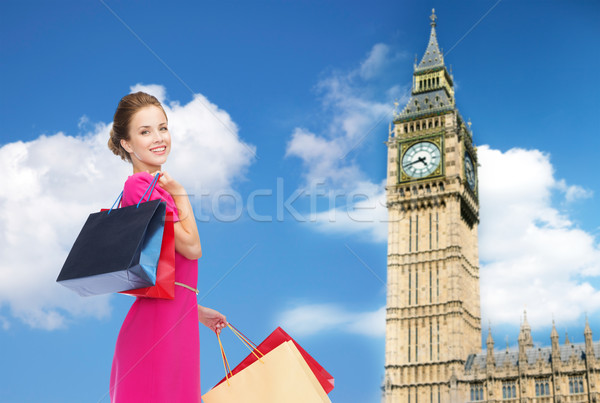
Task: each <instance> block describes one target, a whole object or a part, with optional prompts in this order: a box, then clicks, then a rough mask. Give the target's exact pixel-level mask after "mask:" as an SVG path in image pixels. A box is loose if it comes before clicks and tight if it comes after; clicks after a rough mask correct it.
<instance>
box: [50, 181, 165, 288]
mask: <svg viewBox="0 0 600 403" xmlns="http://www.w3.org/2000/svg"><path fill="white" fill-rule="evenodd" d="M158 178H159V175H156V177H155V178H154V180H153V181H152V183H151V184H150V185H149V186H148V189H146V192H145V193H144V195H143V196H142V198H141V199H140V201H139V202H138V204H137V205H131V206H128V207H122V208H117V209H113V208H111V209H110V210H108V211H101V212H99V213H93V214H90V216H89V217H88V219H87V221H86V222H85V224H84V226H83V228H82V229H81V232H80V233H79V235H78V236H77V239H76V240H75V243H74V244H73V247H72V248H71V251H70V252H69V255H68V256H67V260H66V261H65V264H64V265H63V267H62V269H61V271H60V274H59V275H58V278H57V279H56V281H57V282H58V283H60V284H62V285H64V286H65V287H68V288H70V289H72V290H74V291H76V292H77V293H79V295H82V296H88V295H97V294H105V293H111V292H119V291H125V290H131V289H135V288H141V287H148V286H152V285H154V284H155V283H156V266H157V264H158V258H159V256H160V249H161V244H162V236H163V231H164V222H165V213H166V210H167V207H166V203H165V202H163V201H160V200H152V201H148V202H144V203H142V200H143V199H144V197H145V196H146V193H147V192H148V190H150V195H151V194H152V191H153V190H154V186H156V183H157V182H158ZM122 194H123V193H121V196H122ZM121 196H119V198H118V199H117V201H116V202H115V203H114V204H113V207H114V205H115V204H117V202H118V201H119V200H120V198H121ZM148 198H150V196H148Z"/></svg>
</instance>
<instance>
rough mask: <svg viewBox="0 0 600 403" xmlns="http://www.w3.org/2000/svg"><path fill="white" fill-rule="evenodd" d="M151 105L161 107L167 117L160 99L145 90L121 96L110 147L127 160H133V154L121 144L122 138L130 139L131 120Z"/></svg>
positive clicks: (109, 141) (111, 132)
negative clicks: (138, 112)
mask: <svg viewBox="0 0 600 403" xmlns="http://www.w3.org/2000/svg"><path fill="white" fill-rule="evenodd" d="M151 105H154V106H157V107H159V108H160V109H161V110H162V111H163V113H164V114H165V118H166V116H167V114H166V113H165V110H164V109H163V107H162V105H161V104H160V102H159V101H158V99H156V98H155V97H154V96H152V95H150V94H146V93H145V92H136V93H134V94H129V95H125V96H124V97H123V98H121V101H120V102H119V106H117V110H116V111H115V117H114V118H113V126H112V129H110V138H109V139H108V148H109V149H110V150H111V151H112V152H113V153H114V154H115V155H118V156H119V157H121V158H122V159H123V160H125V161H129V162H131V156H130V155H129V153H128V152H127V151H125V149H124V148H123V146H122V145H121V140H129V122H131V119H132V118H133V115H135V114H136V112H137V111H139V110H140V109H142V108H145V107H147V106H151Z"/></svg>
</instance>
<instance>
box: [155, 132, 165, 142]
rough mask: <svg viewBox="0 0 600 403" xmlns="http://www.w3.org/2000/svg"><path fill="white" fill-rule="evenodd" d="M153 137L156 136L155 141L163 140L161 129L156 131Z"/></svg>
mask: <svg viewBox="0 0 600 403" xmlns="http://www.w3.org/2000/svg"><path fill="white" fill-rule="evenodd" d="M153 138H154V142H155V143H160V142H161V141H162V139H163V136H162V133H161V132H160V130H155V131H154V135H153Z"/></svg>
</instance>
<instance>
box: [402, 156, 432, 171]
mask: <svg viewBox="0 0 600 403" xmlns="http://www.w3.org/2000/svg"><path fill="white" fill-rule="evenodd" d="M417 162H422V163H423V164H425V165H427V161H425V157H419V158H418V159H417V160H415V161H413V162H409V163H408V164H406V165H404V168H406V167H409V166H411V165H413V164H416V163H417Z"/></svg>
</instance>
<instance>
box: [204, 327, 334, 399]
mask: <svg viewBox="0 0 600 403" xmlns="http://www.w3.org/2000/svg"><path fill="white" fill-rule="evenodd" d="M236 330H237V329H236ZM238 332H239V331H238ZM286 341H292V342H293V343H294V345H295V346H296V347H297V348H298V351H300V354H301V355H302V358H303V359H304V360H305V361H306V363H307V364H308V366H309V368H310V370H311V371H312V372H313V374H315V376H316V377H317V380H318V381H319V383H320V384H321V386H322V387H323V390H325V393H329V392H331V391H332V390H333V387H334V379H333V376H331V374H330V373H329V372H327V371H326V370H325V368H323V367H322V366H321V365H320V364H319V363H318V362H317V360H315V359H314V358H313V357H311V355H310V354H308V353H307V352H306V350H304V349H303V348H302V347H301V346H300V344H298V343H297V342H296V340H294V339H293V338H292V337H291V336H290V335H289V334H287V333H286V332H285V331H284V330H283V329H282V328H281V327H278V328H277V329H275V330H274V331H273V333H271V334H270V335H269V336H268V337H267V338H266V339H265V340H264V341H263V342H262V343H260V344H259V345H258V346H257V347H256V349H255V351H256V350H258V351H259V352H260V353H262V354H267V353H268V352H269V351H271V350H273V349H275V348H276V347H278V346H279V345H280V344H282V343H285V342H286ZM256 360H257V356H256V354H255V353H254V352H253V353H250V355H248V356H247V357H246V358H244V360H243V361H242V362H240V363H239V364H238V366H236V367H235V368H234V369H233V371H231V375H235V374H236V373H238V372H240V371H241V370H242V369H244V368H246V367H248V366H249V365H250V364H252V363H253V362H255V361H256ZM226 379H227V377H225V378H223V379H221V381H220V382H219V383H217V385H219V384H221V383H222V382H225V381H226ZM215 387H216V385H215Z"/></svg>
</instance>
